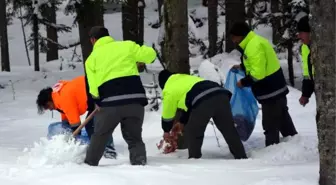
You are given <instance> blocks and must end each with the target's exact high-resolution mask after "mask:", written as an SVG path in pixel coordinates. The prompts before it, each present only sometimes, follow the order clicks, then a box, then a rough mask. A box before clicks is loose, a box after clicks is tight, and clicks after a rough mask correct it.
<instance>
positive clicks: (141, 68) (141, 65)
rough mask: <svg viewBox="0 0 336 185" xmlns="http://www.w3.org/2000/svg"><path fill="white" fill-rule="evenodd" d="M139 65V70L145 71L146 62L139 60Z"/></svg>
mask: <svg viewBox="0 0 336 185" xmlns="http://www.w3.org/2000/svg"><path fill="white" fill-rule="evenodd" d="M136 64H137V67H138V71H139V72H143V71H144V70H145V67H146V64H145V63H142V62H137V63H136Z"/></svg>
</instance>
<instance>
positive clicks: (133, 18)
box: [121, 0, 139, 41]
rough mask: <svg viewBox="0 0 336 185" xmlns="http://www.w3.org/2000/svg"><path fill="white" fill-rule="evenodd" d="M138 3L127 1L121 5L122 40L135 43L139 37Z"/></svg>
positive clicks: (136, 1) (133, 0)
mask: <svg viewBox="0 0 336 185" xmlns="http://www.w3.org/2000/svg"><path fill="white" fill-rule="evenodd" d="M138 1H139V0H127V1H126V2H124V3H122V14H121V17H122V32H123V39H124V40H132V41H137V40H138V35H139V33H138V32H139V28H138V27H139V24H138V12H139V8H138Z"/></svg>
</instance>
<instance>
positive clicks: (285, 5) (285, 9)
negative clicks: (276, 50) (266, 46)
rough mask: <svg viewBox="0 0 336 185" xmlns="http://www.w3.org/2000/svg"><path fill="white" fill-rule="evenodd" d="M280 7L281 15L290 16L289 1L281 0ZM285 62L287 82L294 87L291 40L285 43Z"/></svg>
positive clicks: (285, 19) (285, 20)
mask: <svg viewBox="0 0 336 185" xmlns="http://www.w3.org/2000/svg"><path fill="white" fill-rule="evenodd" d="M282 3H283V4H282V7H283V10H282V12H283V13H286V14H288V15H290V14H291V12H292V8H291V5H290V3H291V0H283V1H282ZM287 19H288V18H287V17H285V18H284V20H283V22H288V21H290V20H287ZM287 53H288V54H287V61H288V73H289V80H290V83H291V85H292V86H294V70H293V41H292V40H291V39H289V40H288V41H287Z"/></svg>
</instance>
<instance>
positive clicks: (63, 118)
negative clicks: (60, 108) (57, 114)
mask: <svg viewBox="0 0 336 185" xmlns="http://www.w3.org/2000/svg"><path fill="white" fill-rule="evenodd" d="M61 121H62V122H63V121H68V118H67V117H66V116H65V114H64V113H61Z"/></svg>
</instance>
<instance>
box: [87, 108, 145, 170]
mask: <svg viewBox="0 0 336 185" xmlns="http://www.w3.org/2000/svg"><path fill="white" fill-rule="evenodd" d="M144 114H145V110H144V107H143V106H142V105H140V104H129V105H120V106H114V107H100V111H99V112H97V113H96V116H95V120H94V125H95V126H94V133H93V134H92V137H91V142H90V145H89V147H88V150H87V153H86V158H85V163H87V164H89V165H92V166H97V165H98V163H99V161H100V159H101V157H102V156H103V153H104V149H105V146H106V144H107V142H108V139H109V137H110V136H111V135H112V133H113V131H114V129H115V128H116V127H117V126H118V124H119V123H120V124H121V132H122V136H123V138H124V140H125V141H126V143H127V144H128V150H129V153H130V155H129V158H130V162H131V164H132V165H145V164H146V163H147V157H146V148H145V144H144V142H143V141H142V124H143V119H144Z"/></svg>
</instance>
